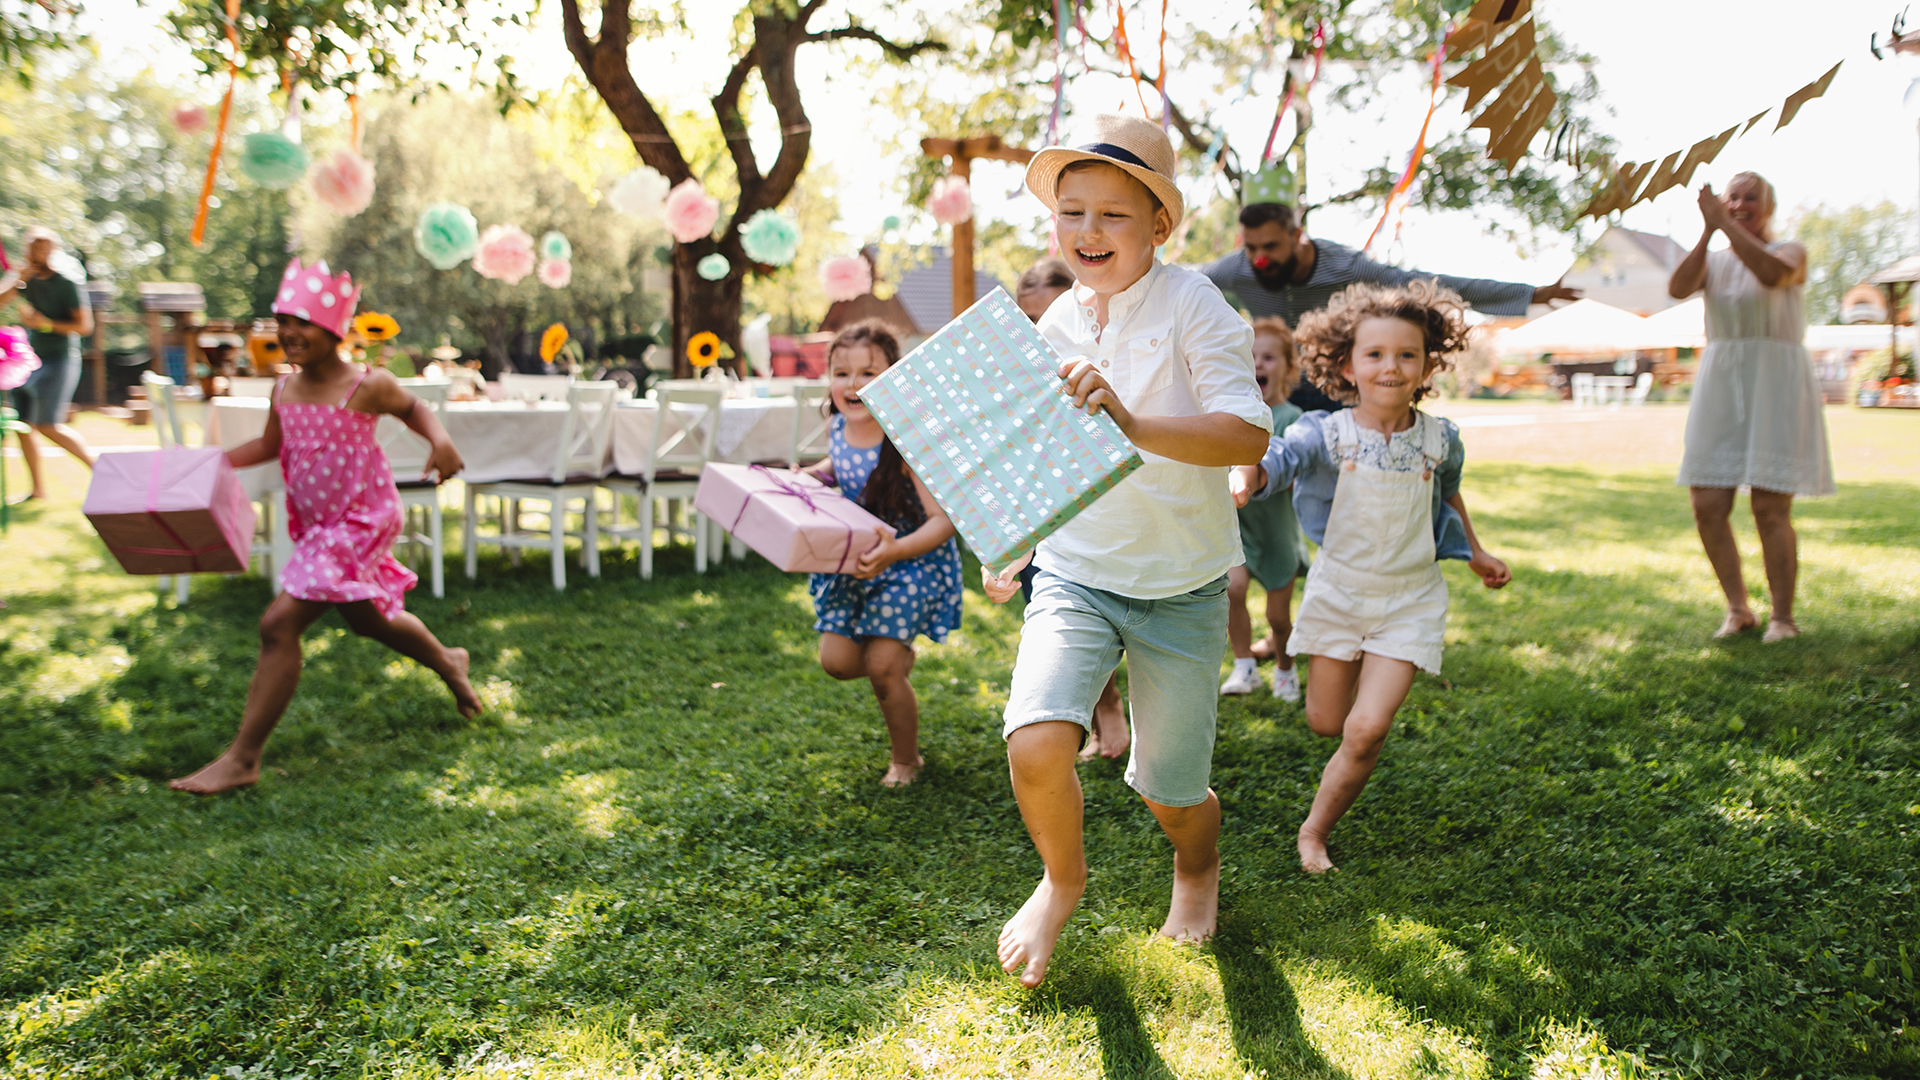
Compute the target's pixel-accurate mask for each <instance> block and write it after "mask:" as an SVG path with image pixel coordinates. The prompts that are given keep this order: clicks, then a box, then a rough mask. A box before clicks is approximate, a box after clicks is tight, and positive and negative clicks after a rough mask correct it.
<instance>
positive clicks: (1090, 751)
mask: <svg viewBox="0 0 1920 1080" xmlns="http://www.w3.org/2000/svg"><path fill="white" fill-rule="evenodd" d="M1099 756H1100V729H1099V727H1098V725H1097V723H1096V726H1095V727H1094V729H1093V730H1092V731H1089V732H1087V741H1086V742H1084V743H1082V744H1080V754H1079V756H1078V757H1076V758H1074V760H1075V761H1092V760H1093V759H1094V758H1097V757H1099Z"/></svg>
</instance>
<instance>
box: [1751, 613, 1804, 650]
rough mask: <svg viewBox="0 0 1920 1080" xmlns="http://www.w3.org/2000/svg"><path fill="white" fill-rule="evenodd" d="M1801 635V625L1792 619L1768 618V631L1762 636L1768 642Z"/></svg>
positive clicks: (1762, 639) (1763, 640)
mask: <svg viewBox="0 0 1920 1080" xmlns="http://www.w3.org/2000/svg"><path fill="white" fill-rule="evenodd" d="M1799 636H1800V627H1799V626H1798V625H1797V624H1796V623H1795V622H1794V621H1793V620H1792V619H1768V620H1767V632H1766V633H1765V634H1762V635H1761V636H1760V640H1761V641H1762V642H1763V643H1766V644H1772V643H1773V642H1776V641H1785V640H1787V639H1788V638H1797V637H1799Z"/></svg>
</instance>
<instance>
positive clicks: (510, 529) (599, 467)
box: [464, 382, 619, 590]
mask: <svg viewBox="0 0 1920 1080" xmlns="http://www.w3.org/2000/svg"><path fill="white" fill-rule="evenodd" d="M618 389H619V387H618V384H616V383H613V382H581V383H574V384H573V385H572V386H570V387H569V388H568V390H567V419H566V423H565V425H564V426H563V427H562V429H561V437H560V446H559V448H558V449H557V450H556V451H555V452H554V459H553V469H552V470H551V471H550V472H549V473H548V474H547V475H546V476H543V477H528V478H526V479H521V480H497V481H488V482H485V483H469V484H467V485H466V488H467V499H466V515H465V519H464V524H465V539H466V549H467V577H469V578H472V577H474V576H475V575H476V574H477V573H478V572H479V564H478V562H477V559H478V556H479V552H480V545H481V544H493V545H496V546H498V547H502V548H505V549H507V550H508V551H510V552H514V553H516V554H517V553H518V551H519V549H520V548H539V549H542V550H545V551H546V552H548V554H549V555H550V557H551V559H552V562H553V587H554V589H556V590H560V589H565V588H566V587H567V537H569V536H577V537H579V538H580V540H581V543H582V545H583V546H582V548H581V551H580V563H581V565H582V566H584V567H585V568H586V571H587V573H588V575H589V576H592V577H599V576H600V517H599V514H598V513H597V512H596V509H595V505H594V503H595V499H594V493H595V492H596V491H598V490H599V484H600V477H601V476H602V475H604V474H605V472H606V462H607V442H608V440H609V439H611V438H612V435H613V408H614V405H613V402H614V394H615V392H616V391H617V390H618ZM488 495H491V496H494V497H496V498H498V499H499V500H500V502H501V515H500V530H499V532H497V533H494V534H492V535H483V534H482V533H481V532H480V530H479V514H478V509H479V499H480V498H481V497H482V496H488ZM523 501H524V502H541V503H545V504H546V507H547V531H546V533H545V534H544V535H543V534H540V533H528V532H522V531H521V529H520V520H519V519H520V504H521V503H522V502H523ZM576 502H577V503H579V504H580V510H579V513H580V514H581V517H582V519H583V523H582V525H581V529H580V531H579V532H574V533H570V532H568V531H567V514H568V513H570V512H571V508H572V505H573V504H574V503H576Z"/></svg>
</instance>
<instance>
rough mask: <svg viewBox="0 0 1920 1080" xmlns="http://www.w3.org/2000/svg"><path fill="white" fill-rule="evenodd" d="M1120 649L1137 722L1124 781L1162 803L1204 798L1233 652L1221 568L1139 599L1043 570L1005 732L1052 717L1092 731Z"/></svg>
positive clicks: (1023, 635) (1015, 674)
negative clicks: (1184, 589)
mask: <svg viewBox="0 0 1920 1080" xmlns="http://www.w3.org/2000/svg"><path fill="white" fill-rule="evenodd" d="M1123 651H1124V652H1125V653H1126V656H1127V686H1128V694H1127V696H1128V698H1129V703H1130V705H1131V706H1132V708H1131V710H1130V713H1131V720H1132V723H1131V726H1132V729H1133V750H1132V754H1131V756H1130V757H1129V758H1128V759H1127V776H1126V779H1127V786H1128V787H1131V788H1132V789H1133V790H1135V791H1137V792H1139V793H1140V794H1141V795H1142V796H1144V797H1146V798H1147V799H1149V800H1151V801H1153V802H1156V803H1159V804H1160V805H1162V806H1195V805H1198V804H1199V803H1203V802H1205V801H1206V800H1207V781H1208V778H1209V776H1210V775H1211V773H1212V770H1213V725H1214V717H1215V714H1216V711H1217V708H1218V705H1219V699H1220V695H1219V690H1220V658H1221V657H1222V656H1225V655H1226V652H1227V578H1226V575H1224V574H1223V575H1221V576H1220V577H1219V578H1216V579H1215V580H1213V581H1210V582H1208V583H1207V584H1205V585H1202V586H1201V587H1199V588H1198V589H1195V590H1193V591H1192V592H1189V593H1181V594H1180V595H1178V596H1169V597H1166V598H1164V599H1161V600H1135V599H1133V598H1131V597H1126V596H1121V595H1119V594H1118V593H1111V592H1107V591H1106V590H1104V589H1094V588H1089V587H1087V586H1085V585H1078V584H1075V583H1074V582H1072V581H1068V580H1067V579H1066V578H1063V577H1061V576H1059V575H1058V574H1055V573H1052V572H1050V571H1048V570H1045V569H1042V570H1041V571H1040V573H1039V574H1038V575H1037V576H1036V577H1035V578H1034V581H1033V599H1032V600H1031V601H1030V602H1028V604H1027V618H1026V624H1025V626H1023V627H1022V629H1021V631H1020V655H1019V658H1018V659H1017V660H1015V661H1014V665H1013V686H1012V689H1011V690H1010V691H1009V693H1008V695H1007V716H1006V726H1005V728H1003V729H1002V732H1001V734H1002V736H1003V737H1004V736H1008V735H1012V734H1013V732H1014V731H1016V730H1018V729H1019V728H1023V727H1026V726H1027V725H1028V724H1037V723H1041V722H1043V721H1047V720H1065V721H1068V722H1069V723H1074V724H1079V725H1080V726H1081V727H1082V728H1085V729H1087V730H1088V731H1089V732H1091V731H1092V730H1093V706H1094V703H1095V702H1097V701H1098V700H1099V698H1100V691H1101V690H1102V689H1103V688H1104V687H1105V686H1106V682H1107V674H1108V673H1109V672H1111V671H1112V670H1113V669H1114V666H1115V665H1117V664H1118V663H1119V662H1120V654H1121V653H1122V652H1123Z"/></svg>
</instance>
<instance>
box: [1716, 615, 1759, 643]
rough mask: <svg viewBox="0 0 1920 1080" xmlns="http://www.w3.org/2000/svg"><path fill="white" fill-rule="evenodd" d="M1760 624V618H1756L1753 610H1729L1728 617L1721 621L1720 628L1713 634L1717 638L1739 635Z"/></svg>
mask: <svg viewBox="0 0 1920 1080" xmlns="http://www.w3.org/2000/svg"><path fill="white" fill-rule="evenodd" d="M1759 625H1760V620H1759V619H1756V618H1754V617H1753V612H1751V611H1729V612H1727V617H1726V619H1725V620H1724V621H1723V622H1721V624H1720V629H1718V630H1715V631H1714V632H1713V636H1714V637H1715V638H1716V639H1718V638H1730V637H1737V636H1739V635H1741V634H1744V633H1746V632H1747V631H1749V630H1751V629H1753V628H1754V627H1756V626H1759Z"/></svg>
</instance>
